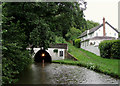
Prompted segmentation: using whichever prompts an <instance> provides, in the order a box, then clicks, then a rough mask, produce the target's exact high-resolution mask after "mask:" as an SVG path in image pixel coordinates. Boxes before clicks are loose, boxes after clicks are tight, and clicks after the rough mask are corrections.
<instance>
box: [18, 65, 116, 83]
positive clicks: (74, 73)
mask: <svg viewBox="0 0 120 86" xmlns="http://www.w3.org/2000/svg"><path fill="white" fill-rule="evenodd" d="M16 84H118V79H115V78H112V77H110V76H108V75H104V74H101V73H96V72H95V71H92V70H89V69H87V68H84V67H80V66H75V65H65V64H56V63H45V64H44V67H43V65H42V64H41V63H33V64H31V66H29V68H28V69H26V70H25V71H23V72H22V73H21V75H20V80H19V81H18V82H17V83H16Z"/></svg>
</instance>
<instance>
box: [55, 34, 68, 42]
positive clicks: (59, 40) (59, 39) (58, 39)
mask: <svg viewBox="0 0 120 86" xmlns="http://www.w3.org/2000/svg"><path fill="white" fill-rule="evenodd" d="M65 42H66V41H65V39H64V38H63V37H57V36H56V40H55V43H65Z"/></svg>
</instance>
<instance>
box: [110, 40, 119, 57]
mask: <svg viewBox="0 0 120 86" xmlns="http://www.w3.org/2000/svg"><path fill="white" fill-rule="evenodd" d="M111 57H112V58H117V59H120V40H116V41H114V42H113V44H112V46H111Z"/></svg>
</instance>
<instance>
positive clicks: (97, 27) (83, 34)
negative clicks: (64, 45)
mask: <svg viewBox="0 0 120 86" xmlns="http://www.w3.org/2000/svg"><path fill="white" fill-rule="evenodd" d="M105 23H106V24H108V25H109V26H110V27H111V28H112V29H114V30H115V31H116V32H118V33H119V31H118V30H117V29H115V28H114V27H113V26H112V25H110V24H109V23H108V22H105ZM102 26H103V24H101V25H98V26H96V27H94V28H92V29H90V30H89V33H88V34H91V33H93V32H95V31H96V30H98V29H99V28H100V27H102ZM86 35H87V30H86V31H84V32H83V33H82V34H81V35H80V36H79V37H78V38H81V37H83V36H86Z"/></svg>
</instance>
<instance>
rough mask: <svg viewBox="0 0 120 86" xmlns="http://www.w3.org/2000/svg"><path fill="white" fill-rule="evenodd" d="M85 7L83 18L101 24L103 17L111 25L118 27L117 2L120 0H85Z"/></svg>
mask: <svg viewBox="0 0 120 86" xmlns="http://www.w3.org/2000/svg"><path fill="white" fill-rule="evenodd" d="M85 1H86V2H87V9H86V10H85V11H84V15H85V19H87V20H93V21H95V22H98V23H100V24H102V22H103V17H105V20H106V21H107V22H109V23H110V24H111V25H112V26H113V27H115V28H117V29H118V2H119V1H120V0H85Z"/></svg>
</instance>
